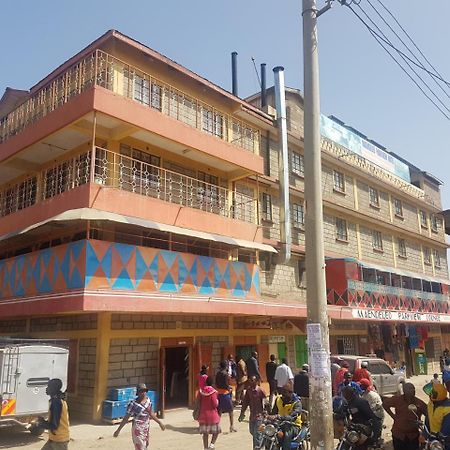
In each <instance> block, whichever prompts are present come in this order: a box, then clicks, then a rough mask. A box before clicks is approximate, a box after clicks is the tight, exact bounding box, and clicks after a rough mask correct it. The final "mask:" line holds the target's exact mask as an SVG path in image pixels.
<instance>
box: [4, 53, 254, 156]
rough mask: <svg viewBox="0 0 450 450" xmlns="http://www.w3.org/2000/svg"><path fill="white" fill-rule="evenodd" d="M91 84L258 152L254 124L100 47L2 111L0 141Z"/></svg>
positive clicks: (18, 131)
mask: <svg viewBox="0 0 450 450" xmlns="http://www.w3.org/2000/svg"><path fill="white" fill-rule="evenodd" d="M93 85H97V86H101V87H103V88H105V89H108V90H110V91H112V92H114V93H115V94H118V95H122V96H124V97H126V98H129V99H132V100H133V101H136V102H138V103H140V104H142V105H144V106H147V107H149V108H152V109H156V110H158V111H160V112H161V113H162V114H164V115H166V116H169V117H172V118H174V119H176V120H179V121H180V122H183V123H185V124H187V125H189V126H191V127H193V128H196V129H198V130H200V131H202V132H204V133H207V134H210V135H213V136H215V137H217V138H219V139H221V140H223V141H226V142H229V143H231V144H233V145H236V146H238V147H241V148H243V149H246V150H249V151H251V152H253V153H257V154H259V142H260V135H259V130H257V129H256V128H253V127H252V126H250V125H249V124H247V123H246V122H243V121H242V120H239V119H237V118H236V117H234V116H232V115H230V114H226V113H224V112H222V111H219V110H218V109H216V108H214V107H212V106H210V105H208V104H207V103H204V102H202V101H201V100H199V99H197V98H195V97H192V96H189V95H187V94H186V93H184V92H182V91H180V90H178V89H176V88H174V87H173V86H171V85H169V84H167V83H164V82H163V81H161V80H158V79H156V78H154V77H152V76H151V75H149V74H147V73H145V72H143V71H141V70H140V69H138V68H137V67H134V66H131V65H129V64H127V63H125V62H123V61H121V60H120V59H118V58H115V57H114V56H112V55H110V54H108V53H106V52H103V51H101V50H96V51H95V52H93V53H92V54H90V55H89V56H87V57H85V58H84V59H82V60H81V61H79V62H77V63H75V64H74V65H72V66H71V67H70V68H69V69H67V70H66V71H65V72H64V73H63V74H61V75H59V76H58V77H57V78H55V79H53V80H52V81H50V82H49V83H48V84H47V85H46V86H45V87H43V88H42V89H40V90H39V91H38V92H36V93H35V94H34V95H32V96H31V97H30V98H29V99H28V100H26V101H25V102H24V103H22V104H21V105H19V106H18V107H17V108H16V109H14V110H13V111H11V112H10V113H9V114H7V115H6V116H5V117H3V118H2V119H1V120H0V142H4V141H6V140H7V139H9V138H11V137H12V136H15V135H16V134H18V133H20V132H22V131H23V130H24V129H25V128H26V127H28V126H29V125H31V124H32V123H35V122H37V121H38V120H39V119H41V118H42V117H44V116H46V115H47V114H49V113H50V112H52V111H54V110H55V109H57V108H58V107H60V106H62V105H64V104H65V103H67V102H68V101H69V100H70V99H71V98H73V97H75V96H77V95H79V94H80V93H81V92H83V91H85V90H86V89H88V88H90V87H91V86H93Z"/></svg>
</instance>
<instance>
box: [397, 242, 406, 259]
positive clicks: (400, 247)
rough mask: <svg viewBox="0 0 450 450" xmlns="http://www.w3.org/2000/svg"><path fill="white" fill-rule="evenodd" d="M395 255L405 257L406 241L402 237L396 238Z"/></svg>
mask: <svg viewBox="0 0 450 450" xmlns="http://www.w3.org/2000/svg"><path fill="white" fill-rule="evenodd" d="M397 255H398V256H400V257H402V258H406V242H405V240H404V239H400V238H398V239H397Z"/></svg>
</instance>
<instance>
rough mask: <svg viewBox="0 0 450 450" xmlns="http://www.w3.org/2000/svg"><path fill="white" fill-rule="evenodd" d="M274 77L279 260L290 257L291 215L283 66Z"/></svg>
mask: <svg viewBox="0 0 450 450" xmlns="http://www.w3.org/2000/svg"><path fill="white" fill-rule="evenodd" d="M273 73H274V78H275V104H276V108H277V125H278V143H279V144H278V155H279V158H278V174H279V175H278V178H279V180H280V181H279V182H280V241H281V254H280V262H284V263H286V262H288V261H289V260H290V259H291V217H290V210H289V165H288V164H289V152H288V143H287V124H286V98H285V95H286V94H285V88H284V68H283V67H280V66H278V67H275V68H274V69H273Z"/></svg>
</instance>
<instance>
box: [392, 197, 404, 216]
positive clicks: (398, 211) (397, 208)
mask: <svg viewBox="0 0 450 450" xmlns="http://www.w3.org/2000/svg"><path fill="white" fill-rule="evenodd" d="M394 214H395V217H398V218H400V219H403V202H402V201H401V200H400V199H399V198H394Z"/></svg>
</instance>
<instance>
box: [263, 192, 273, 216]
mask: <svg viewBox="0 0 450 450" xmlns="http://www.w3.org/2000/svg"><path fill="white" fill-rule="evenodd" d="M261 207H262V211H261V219H262V220H264V221H266V222H272V221H273V214H272V195H271V194H268V193H267V192H263V193H262V201H261Z"/></svg>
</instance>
